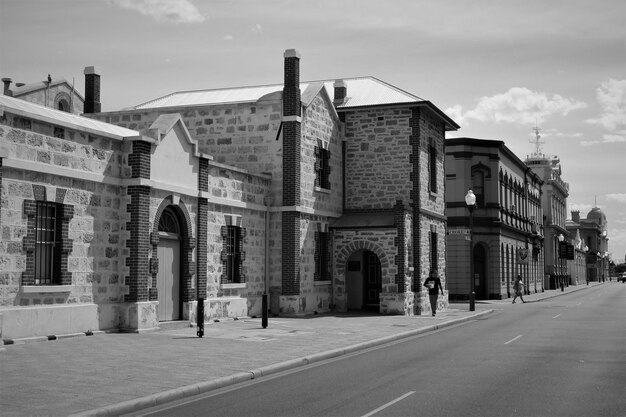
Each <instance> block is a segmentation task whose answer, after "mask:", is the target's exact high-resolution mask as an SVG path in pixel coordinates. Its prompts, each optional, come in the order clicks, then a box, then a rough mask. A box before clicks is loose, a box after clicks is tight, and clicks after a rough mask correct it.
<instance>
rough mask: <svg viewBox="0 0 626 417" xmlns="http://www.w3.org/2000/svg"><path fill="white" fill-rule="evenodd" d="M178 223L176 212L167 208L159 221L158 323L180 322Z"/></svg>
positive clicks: (179, 230) (179, 231)
mask: <svg viewBox="0 0 626 417" xmlns="http://www.w3.org/2000/svg"><path fill="white" fill-rule="evenodd" d="M180 233H181V229H180V221H179V219H178V216H177V214H176V212H175V211H174V210H173V209H172V208H171V207H167V208H166V209H165V210H163V213H162V214H161V218H160V219H159V227H158V234H159V245H158V246H157V258H158V260H159V270H158V273H157V294H158V298H157V300H158V301H159V307H158V319H159V321H170V320H180V319H181V312H182V298H181V296H180V278H181V272H180V271H181V268H180Z"/></svg>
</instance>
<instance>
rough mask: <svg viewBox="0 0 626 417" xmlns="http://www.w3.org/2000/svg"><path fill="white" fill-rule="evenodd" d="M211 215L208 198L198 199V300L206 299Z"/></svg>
mask: <svg viewBox="0 0 626 417" xmlns="http://www.w3.org/2000/svg"><path fill="white" fill-rule="evenodd" d="M208 213H209V201H208V200H207V199H206V198H198V216H197V217H198V218H197V222H198V224H197V231H196V236H197V240H198V250H197V251H196V256H197V262H198V263H197V270H196V274H197V275H196V281H197V282H196V285H197V296H198V298H204V299H206V285H207V248H208V241H207V222H208Z"/></svg>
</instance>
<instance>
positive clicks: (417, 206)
mask: <svg viewBox="0 0 626 417" xmlns="http://www.w3.org/2000/svg"><path fill="white" fill-rule="evenodd" d="M420 117H421V114H420V110H419V109H418V108H416V107H414V108H412V109H411V119H410V120H409V126H410V127H411V136H410V137H409V142H410V144H411V157H410V161H411V168H412V170H411V182H412V183H413V188H412V190H411V207H412V211H413V222H412V225H413V291H415V292H421V289H422V285H421V274H422V271H421V267H422V262H421V256H422V251H421V238H422V234H421V226H420V224H421V221H420V220H421V219H420V211H421V208H422V207H421V201H420V187H421V183H420V169H421V164H420V153H421V150H420V141H421V139H420V136H421V129H420ZM415 308H416V310H417V311H416V312H415V314H421V305H420V303H419V302H418V303H416V304H415Z"/></svg>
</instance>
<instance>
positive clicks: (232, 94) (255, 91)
mask: <svg viewBox="0 0 626 417" xmlns="http://www.w3.org/2000/svg"><path fill="white" fill-rule="evenodd" d="M343 81H344V82H345V83H346V85H347V91H348V94H347V98H346V101H345V102H344V103H343V104H341V105H339V106H338V108H344V107H357V106H373V105H384V104H394V103H411V102H416V101H424V100H423V99H421V98H419V97H417V96H415V95H413V94H410V93H407V92H406V91H403V90H401V89H399V88H396V87H394V86H392V85H390V84H387V83H385V82H383V81H380V80H379V79H377V78H374V77H360V78H347V79H343ZM334 82H335V80H334V79H333V80H319V81H310V82H303V83H300V91H305V90H306V88H307V87H308V86H309V84H313V83H324V86H325V87H326V90H327V91H328V94H329V96H330V98H331V99H332V98H333V91H334V87H333V84H334ZM282 90H283V85H282V84H275V85H264V86H256V87H235V88H221V89H216V90H196V91H181V92H177V93H172V94H168V95H167V96H164V97H160V98H157V99H155V100H151V101H148V102H146V103H143V104H139V105H138V106H135V107H134V109H152V108H162V107H186V106H198V105H212V104H224V103H243V102H255V101H257V100H259V99H260V98H261V97H263V96H265V95H267V94H270V93H275V92H279V91H282Z"/></svg>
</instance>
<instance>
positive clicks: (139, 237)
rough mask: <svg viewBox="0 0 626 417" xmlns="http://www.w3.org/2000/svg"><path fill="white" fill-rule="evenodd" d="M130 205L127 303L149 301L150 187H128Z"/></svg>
mask: <svg viewBox="0 0 626 417" xmlns="http://www.w3.org/2000/svg"><path fill="white" fill-rule="evenodd" d="M128 195H129V196H130V204H129V205H128V208H127V211H128V212H130V222H128V223H126V230H128V231H129V232H130V238H129V239H128V241H127V243H126V246H127V247H128V249H129V256H128V257H127V258H126V266H128V268H129V275H128V277H126V285H127V286H128V294H127V295H125V296H124V300H125V301H127V302H136V301H148V298H149V297H148V277H149V276H150V264H149V261H148V254H149V253H150V246H151V245H150V218H149V217H150V187H147V186H141V185H136V186H130V187H128Z"/></svg>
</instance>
